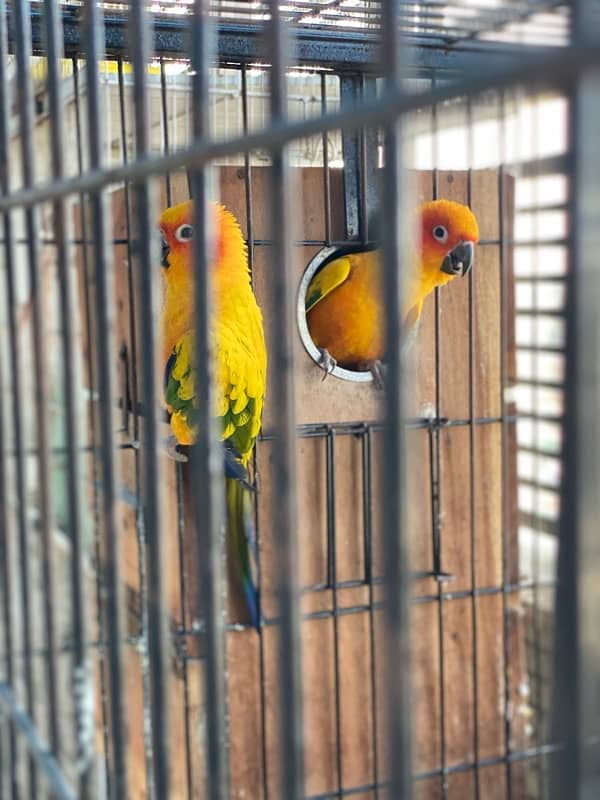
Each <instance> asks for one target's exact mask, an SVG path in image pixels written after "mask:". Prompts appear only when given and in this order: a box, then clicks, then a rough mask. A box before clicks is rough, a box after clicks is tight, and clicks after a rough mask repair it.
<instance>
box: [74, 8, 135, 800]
mask: <svg viewBox="0 0 600 800" xmlns="http://www.w3.org/2000/svg"><path fill="white" fill-rule="evenodd" d="M83 39H84V42H85V51H86V57H87V70H86V72H87V119H88V126H87V127H88V131H87V132H88V141H89V148H90V168H91V169H102V167H103V165H104V161H105V156H104V152H103V150H104V137H103V135H102V132H101V127H102V126H100V125H98V121H99V120H101V119H104V115H103V103H102V100H101V95H100V76H99V62H100V61H101V59H102V57H103V55H104V19H103V15H102V12H101V10H100V9H99V7H98V6H97V4H96V3H95V2H93V0H89V1H88V2H87V3H86V6H85V15H84V29H83ZM90 206H91V229H92V233H93V240H94V248H93V251H92V253H93V267H94V269H93V274H94V279H95V285H96V298H95V299H96V308H95V311H96V330H95V333H96V342H97V343H98V346H97V353H96V355H97V372H98V412H99V413H98V418H99V419H98V421H99V436H100V442H99V443H98V450H99V451H100V456H101V470H100V477H101V480H102V512H103V523H104V531H103V533H104V539H105V552H104V558H105V564H106V585H105V587H104V588H105V590H106V611H105V613H106V629H107V647H108V668H109V675H110V690H109V697H108V705H109V709H110V733H111V741H112V753H111V755H112V764H113V774H112V776H111V778H112V781H111V783H112V786H111V791H112V793H113V794H114V796H115V797H117V798H119V800H121V798H127V796H128V758H127V750H128V747H127V724H126V719H127V702H126V699H125V685H124V674H123V642H124V624H123V598H122V594H123V586H122V581H121V569H120V562H121V553H120V546H119V545H120V541H119V539H120V537H119V524H118V522H117V485H118V477H117V476H118V463H117V458H116V456H117V449H116V440H115V430H116V428H117V424H116V418H115V399H116V397H115V378H114V369H113V356H114V353H115V335H114V334H115V331H114V328H115V318H114V312H115V308H114V306H115V296H114V274H113V264H112V259H111V258H110V257H109V241H110V236H109V220H110V217H109V210H108V205H107V195H106V191H105V190H104V189H100V190H98V191H94V192H93V193H91V194H90Z"/></svg>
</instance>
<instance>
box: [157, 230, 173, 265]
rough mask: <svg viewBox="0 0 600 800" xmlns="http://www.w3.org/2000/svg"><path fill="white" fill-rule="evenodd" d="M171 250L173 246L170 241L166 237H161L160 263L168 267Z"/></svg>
mask: <svg viewBox="0 0 600 800" xmlns="http://www.w3.org/2000/svg"><path fill="white" fill-rule="evenodd" d="M170 252H171V248H170V247H169V244H168V242H167V241H166V239H165V237H164V236H162V237H161V259H160V263H161V266H163V267H165V268H166V269H168V268H169V266H170V264H169V253H170Z"/></svg>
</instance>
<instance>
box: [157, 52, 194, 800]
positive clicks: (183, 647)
mask: <svg viewBox="0 0 600 800" xmlns="http://www.w3.org/2000/svg"><path fill="white" fill-rule="evenodd" d="M160 91H161V115H162V126H163V128H162V129H163V140H162V149H163V152H164V153H168V152H169V151H170V136H169V114H168V106H167V99H168V98H167V82H166V72H165V64H164V60H163V59H161V61H160ZM165 195H166V201H167V206H168V207H170V206H171V204H172V202H173V190H172V180H171V173H170V172H169V173H167V174H166V176H165ZM175 470H176V472H175V481H176V489H175V491H176V496H177V546H178V551H179V552H178V559H179V602H180V608H181V624H180V625H179V630H178V631H177V634H176V635H178V636H179V637H180V638H179V639H178V640H177V641H176V642H175V648H176V653H177V657H178V658H179V659H180V663H181V676H182V680H183V704H184V709H183V713H184V718H183V724H184V738H185V773H186V791H187V797H188V800H191V797H192V786H193V783H192V781H193V779H192V743H191V726H190V687H189V675H188V648H187V641H188V640H187V634H186V633H185V630H186V619H187V612H188V581H187V569H186V548H185V507H184V487H183V469H182V465H181V464H180V463H176V465H175Z"/></svg>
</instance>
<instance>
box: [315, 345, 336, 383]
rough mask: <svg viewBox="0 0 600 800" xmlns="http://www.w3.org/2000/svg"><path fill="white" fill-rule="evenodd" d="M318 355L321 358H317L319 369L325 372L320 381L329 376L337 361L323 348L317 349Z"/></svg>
mask: <svg viewBox="0 0 600 800" xmlns="http://www.w3.org/2000/svg"><path fill="white" fill-rule="evenodd" d="M319 353H320V354H321V357H320V358H319V366H320V367H321V369H324V370H325V375H323V378H322V380H325V378H326V377H327V376H328V375H331V373H332V372H333V370H334V369H335V368H336V367H337V361H336V360H335V358H334V357H333V356H332V355H331V354H330V353H329V351H328V350H326V349H325V348H324V347H319Z"/></svg>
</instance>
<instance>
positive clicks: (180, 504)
mask: <svg viewBox="0 0 600 800" xmlns="http://www.w3.org/2000/svg"><path fill="white" fill-rule="evenodd" d="M176 470H177V472H176V482H177V485H176V491H177V546H178V549H179V602H180V604H181V605H180V607H181V620H182V622H181V625H180V626H179V634H180V636H181V644H180V646H178V648H177V654H178V656H180V658H181V665H182V666H181V671H182V674H183V705H184V708H183V725H184V736H185V778H186V787H187V798H188V800H192V786H193V783H192V739H191V735H192V732H191V725H190V684H189V675H188V645H187V642H188V633H187V631H186V620H187V618H188V581H187V577H188V573H187V568H186V547H185V504H184V488H183V468H182V465H181V464H180V463H177V464H176Z"/></svg>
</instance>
